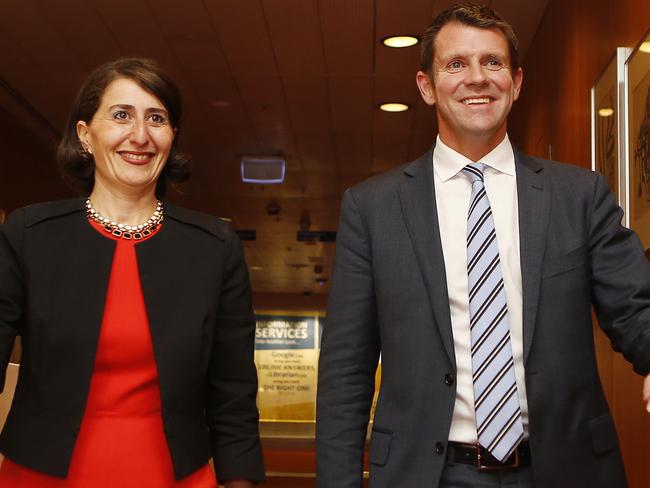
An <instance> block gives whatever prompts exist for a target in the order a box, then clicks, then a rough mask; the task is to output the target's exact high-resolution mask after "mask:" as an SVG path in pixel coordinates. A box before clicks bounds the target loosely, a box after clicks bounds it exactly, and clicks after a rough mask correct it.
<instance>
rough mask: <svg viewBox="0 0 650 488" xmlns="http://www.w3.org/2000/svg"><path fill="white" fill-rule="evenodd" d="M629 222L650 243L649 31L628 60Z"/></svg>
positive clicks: (627, 149) (626, 100)
mask: <svg viewBox="0 0 650 488" xmlns="http://www.w3.org/2000/svg"><path fill="white" fill-rule="evenodd" d="M625 84H626V87H627V89H626V92H625V95H626V98H625V106H626V112H627V117H626V124H627V125H626V134H627V138H626V151H625V152H626V155H627V161H626V166H627V168H628V182H627V183H628V184H627V188H628V192H627V201H626V214H628V215H629V219H628V221H627V224H628V225H629V227H630V228H632V229H634V230H635V231H636V232H637V234H638V235H639V237H640V238H641V242H642V243H643V246H644V248H645V249H647V248H649V247H650V31H648V32H646V35H645V36H644V37H643V39H642V40H641V42H639V44H638V46H637V47H636V48H635V49H634V50H633V51H632V54H630V56H629V57H628V59H627V61H626V62H625Z"/></svg>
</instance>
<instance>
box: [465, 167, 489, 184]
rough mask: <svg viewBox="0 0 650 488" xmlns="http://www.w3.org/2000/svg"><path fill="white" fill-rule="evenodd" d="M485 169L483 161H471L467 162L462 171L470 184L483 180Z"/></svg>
mask: <svg viewBox="0 0 650 488" xmlns="http://www.w3.org/2000/svg"><path fill="white" fill-rule="evenodd" d="M484 169H485V164H483V163H473V164H468V165H467V166H465V167H464V168H463V173H465V174H466V175H467V176H468V177H469V179H470V181H471V182H472V184H474V183H476V182H477V181H480V182H483V170H484Z"/></svg>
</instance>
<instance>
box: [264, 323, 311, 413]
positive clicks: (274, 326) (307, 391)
mask: <svg viewBox="0 0 650 488" xmlns="http://www.w3.org/2000/svg"><path fill="white" fill-rule="evenodd" d="M320 320H322V315H321V314H319V313H318V312H309V313H306V312H286V313H280V312H260V313H258V314H257V315H256V322H257V325H256V330H255V363H256V365H257V375H258V378H259V389H258V395H257V405H258V408H259V410H260V418H261V420H263V421H269V420H270V421H307V422H310V421H314V420H315V418H316V384H317V377H318V353H319V350H320V326H321V324H320Z"/></svg>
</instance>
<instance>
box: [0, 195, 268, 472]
mask: <svg viewBox="0 0 650 488" xmlns="http://www.w3.org/2000/svg"><path fill="white" fill-rule="evenodd" d="M114 249H115V242H114V241H112V240H110V239H107V238H106V237H104V236H102V235H100V234H99V233H98V232H97V231H96V230H95V229H93V228H92V227H91V226H90V225H89V223H88V222H87V219H86V216H85V213H84V202H83V200H82V199H73V200H65V201H60V202H52V203H45V204H39V205H33V206H29V207H26V208H23V209H19V210H17V211H16V212H14V213H13V214H12V215H11V216H10V217H9V219H8V220H7V222H6V223H5V225H4V226H2V227H1V228H0V366H1V367H2V371H1V378H2V381H3V382H4V377H5V374H4V373H5V369H6V366H7V362H8V359H9V356H10V352H11V348H12V344H13V341H14V337H15V336H16V335H20V336H21V338H22V348H23V353H22V361H21V366H20V374H19V379H18V384H17V387H16V393H15V397H14V401H13V404H12V407H11V411H10V412H9V417H8V418H7V422H6V424H5V427H4V430H3V431H2V434H1V435H0V451H2V452H3V453H4V454H5V455H6V456H7V457H8V458H10V459H12V460H14V461H15V462H17V463H19V464H22V465H24V466H26V467H28V468H32V469H35V470H38V471H42V472H44V473H48V474H50V475H54V476H59V477H65V476H66V474H67V471H68V468H69V465H70V460H71V457H72V452H73V447H74V444H75V440H76V438H77V434H78V432H79V427H80V425H81V420H82V417H83V414H84V408H85V405H86V399H87V396H88V389H89V386H90V380H91V377H92V372H93V367H94V361H95V353H96V349H97V344H98V338H99V332H100V325H101V322H102V315H103V310H104V303H105V298H106V291H107V286H108V279H109V275H110V271H111V263H112V258H113V253H114ZM136 253H137V259H138V267H139V270H140V278H141V281H142V288H143V294H144V300H145V303H146V308H147V313H148V317H149V322H150V327H151V337H152V342H153V350H154V356H155V360H156V364H157V367H158V374H159V383H160V394H161V403H162V417H163V425H164V430H165V436H166V438H167V442H168V445H169V449H170V452H171V457H172V461H173V466H174V471H175V475H176V478H177V479H180V478H182V477H184V476H186V475H188V474H190V473H192V472H193V471H194V470H196V469H197V468H199V467H201V466H202V465H204V464H205V463H206V462H207V461H208V459H209V458H210V456H212V457H213V458H214V462H215V468H216V471H217V476H218V477H219V479H221V480H227V479H234V478H243V479H249V480H261V479H263V477H264V469H263V462H262V451H261V447H260V440H259V433H258V411H257V407H256V404H255V398H256V393H257V374H256V370H255V366H254V363H253V341H254V330H255V320H254V315H253V312H252V305H251V297H250V285H249V280H248V272H247V269H246V265H245V262H244V256H243V252H242V248H241V245H240V243H239V241H238V239H237V237H236V235H235V234H234V232H233V231H232V230H231V229H230V227H229V226H228V225H226V224H224V223H223V222H222V221H220V220H219V219H217V218H215V217H211V216H208V215H205V214H201V213H197V212H193V211H190V210H185V209H182V208H178V207H175V206H173V205H170V204H167V205H165V219H164V222H163V226H162V228H161V230H160V231H159V233H158V235H157V236H156V237H155V238H153V239H150V240H147V241H145V242H142V243H139V244H138V245H137V246H136Z"/></svg>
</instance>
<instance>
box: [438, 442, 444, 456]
mask: <svg viewBox="0 0 650 488" xmlns="http://www.w3.org/2000/svg"><path fill="white" fill-rule="evenodd" d="M443 452H445V446H443V445H442V442H436V454H438V455H440V454H442V453H443Z"/></svg>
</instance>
